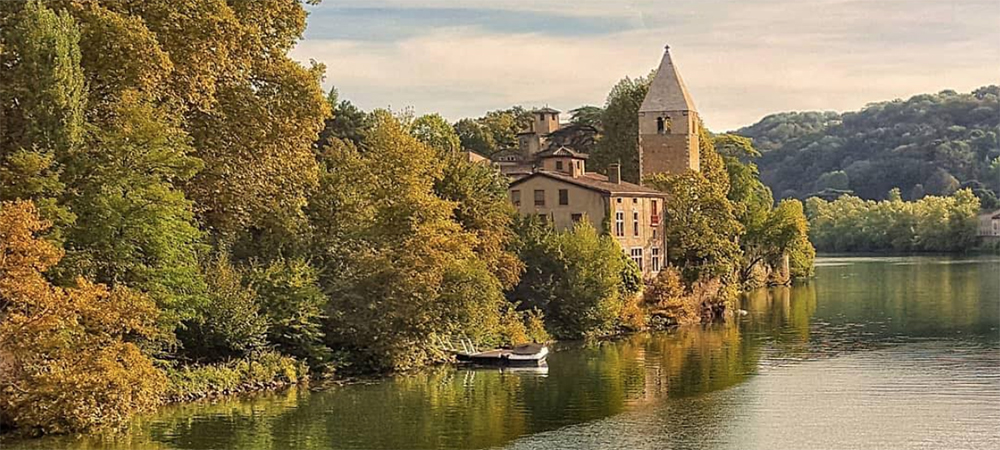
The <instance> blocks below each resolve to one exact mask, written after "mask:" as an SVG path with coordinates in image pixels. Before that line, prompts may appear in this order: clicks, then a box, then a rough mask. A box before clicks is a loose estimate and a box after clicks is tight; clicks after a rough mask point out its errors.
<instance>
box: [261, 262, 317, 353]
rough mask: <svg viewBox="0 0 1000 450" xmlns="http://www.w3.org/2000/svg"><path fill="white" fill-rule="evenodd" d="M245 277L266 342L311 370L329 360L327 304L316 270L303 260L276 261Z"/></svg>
mask: <svg viewBox="0 0 1000 450" xmlns="http://www.w3.org/2000/svg"><path fill="white" fill-rule="evenodd" d="M247 278H248V280H249V287H250V288H251V289H252V290H253V291H254V292H255V293H256V295H257V304H258V305H260V313H261V315H263V316H264V318H266V320H267V342H268V343H270V344H273V345H275V346H277V348H278V350H280V351H281V352H282V353H284V354H287V355H292V356H295V357H297V358H300V359H301V360H303V361H307V362H309V364H310V365H312V366H313V367H318V366H320V365H322V364H323V363H326V362H327V361H329V359H330V350H329V348H327V347H326V345H325V343H324V342H323V338H324V336H325V334H324V333H323V321H324V320H325V319H326V317H327V316H326V308H327V303H328V302H327V298H326V295H325V294H324V293H323V291H322V290H321V288H320V286H319V274H318V272H317V271H316V269H315V268H314V267H312V266H311V265H310V264H309V263H308V262H306V261H305V260H303V259H293V260H286V259H279V260H275V261H273V262H271V263H270V264H267V265H255V266H254V267H253V268H252V269H251V270H250V271H249V273H248V274H247Z"/></svg>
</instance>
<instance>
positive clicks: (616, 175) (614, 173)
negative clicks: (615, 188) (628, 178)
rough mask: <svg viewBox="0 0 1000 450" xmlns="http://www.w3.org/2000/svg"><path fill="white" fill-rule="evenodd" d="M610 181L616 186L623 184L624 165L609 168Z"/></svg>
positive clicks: (614, 165)
mask: <svg viewBox="0 0 1000 450" xmlns="http://www.w3.org/2000/svg"><path fill="white" fill-rule="evenodd" d="M608 181H610V182H612V183H614V184H621V182H622V165H621V164H612V165H610V166H608Z"/></svg>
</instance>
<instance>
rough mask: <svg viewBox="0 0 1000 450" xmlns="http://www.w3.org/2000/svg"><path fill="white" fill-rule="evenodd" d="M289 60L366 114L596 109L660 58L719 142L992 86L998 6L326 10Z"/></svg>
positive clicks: (403, 2) (712, 2)
mask: <svg viewBox="0 0 1000 450" xmlns="http://www.w3.org/2000/svg"><path fill="white" fill-rule="evenodd" d="M308 9H309V11H310V16H309V25H308V28H307V29H306V33H305V39H304V40H303V41H302V42H300V43H299V44H298V46H297V47H296V48H295V49H294V51H293V52H292V56H293V57H295V58H297V59H299V60H302V61H307V60H309V59H315V60H317V61H320V62H323V63H325V64H326V66H327V73H326V75H327V78H326V83H325V86H326V87H330V86H331V85H336V86H337V88H338V90H339V91H340V92H341V95H342V96H343V97H345V98H348V99H350V100H352V101H353V102H354V103H355V104H357V105H359V106H360V107H362V108H365V109H371V108H376V107H392V108H393V109H401V108H405V107H413V109H414V110H415V112H416V113H418V114H422V113H426V112H439V113H441V114H442V115H444V116H445V117H446V118H448V119H451V120H457V119H460V118H462V117H477V116H480V115H482V114H483V113H484V112H485V111H487V110H491V109H499V108H506V107H509V106H511V105H523V106H525V107H537V106H545V105H549V106H552V107H554V108H557V109H561V110H563V111H566V110H569V109H572V108H575V107H577V106H580V105H586V104H591V105H602V104H603V103H604V100H605V97H606V96H607V92H608V90H609V89H610V88H611V86H613V85H614V84H615V82H617V81H618V80H619V79H621V78H622V77H625V76H638V75H645V74H647V73H648V72H649V71H650V70H651V69H653V68H655V67H656V66H657V64H658V63H659V59H660V57H661V55H662V51H663V45H664V44H668V43H669V44H670V47H671V54H672V55H673V56H674V61H675V63H676V64H677V65H678V67H679V69H680V71H681V74H682V76H683V77H684V80H685V83H686V84H687V86H688V89H689V90H690V91H691V94H692V96H693V97H694V101H695V104H696V105H697V107H698V110H699V112H700V113H701V115H702V117H703V118H704V119H705V121H706V124H707V125H708V127H709V128H711V129H713V130H719V131H721V130H729V129H733V128H738V127H740V126H742V125H747V124H750V123H753V122H755V121H757V120H759V119H760V118H761V117H763V116H764V115H767V114H769V113H773V112H779V111H791V110H799V111H802V110H838V111H843V110H853V109H858V108H860V107H862V106H864V105H865V104H866V103H870V102H873V101H880V100H891V99H894V98H905V97H908V96H910V95H913V94H917V93H924V92H938V91H940V90H943V89H954V90H957V91H971V90H972V89H975V88H976V87H979V86H982V85H986V84H996V83H1000V0H625V1H611V0H572V1H566V0H537V1H536V0H530V1H528V0H489V1H487V0H453V1H444V0H324V1H323V2H322V3H321V4H320V5H319V6H316V7H308Z"/></svg>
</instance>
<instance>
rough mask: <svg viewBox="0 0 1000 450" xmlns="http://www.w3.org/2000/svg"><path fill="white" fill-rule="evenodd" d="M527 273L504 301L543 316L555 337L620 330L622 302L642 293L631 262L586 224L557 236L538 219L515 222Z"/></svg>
mask: <svg viewBox="0 0 1000 450" xmlns="http://www.w3.org/2000/svg"><path fill="white" fill-rule="evenodd" d="M516 228H517V230H518V235H519V237H520V241H519V244H518V249H519V255H520V257H521V259H522V260H523V261H524V262H525V265H526V271H525V274H524V276H523V277H521V281H520V283H519V284H518V285H517V286H516V287H515V288H514V289H513V290H511V291H510V292H509V293H508V299H509V300H511V301H512V302H514V303H516V304H519V305H520V306H521V307H522V308H525V309H537V310H540V311H543V312H544V314H545V320H546V327H547V328H548V329H549V331H550V332H551V333H552V334H553V335H554V336H556V337H560V338H579V337H582V336H594V335H602V334H607V333H610V332H612V331H614V330H615V329H616V328H617V327H619V326H621V325H622V324H623V323H622V322H623V319H624V313H625V305H626V300H627V299H628V298H629V297H630V296H634V295H636V294H637V293H638V291H639V289H641V275H640V274H638V272H639V270H638V267H637V266H636V265H635V263H633V262H631V260H629V259H628V258H627V257H624V252H623V251H622V249H621V247H620V246H619V245H618V243H617V242H616V241H615V240H614V239H613V238H612V237H610V236H607V235H604V234H600V233H598V232H597V230H596V229H594V227H593V226H592V225H590V223H589V222H587V221H581V222H580V223H579V224H577V225H576V226H575V227H574V228H573V229H571V230H566V231H564V232H558V233H557V232H555V231H553V230H552V229H551V227H548V226H546V225H544V224H542V223H540V222H539V221H538V220H537V219H533V218H524V219H521V220H520V221H519V222H518V224H517V227H516Z"/></svg>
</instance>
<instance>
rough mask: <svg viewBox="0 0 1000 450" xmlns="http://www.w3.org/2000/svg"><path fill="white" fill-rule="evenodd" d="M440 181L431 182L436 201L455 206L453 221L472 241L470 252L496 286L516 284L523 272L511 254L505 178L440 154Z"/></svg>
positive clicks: (511, 212) (484, 167)
mask: <svg viewBox="0 0 1000 450" xmlns="http://www.w3.org/2000/svg"><path fill="white" fill-rule="evenodd" d="M439 158H440V161H441V163H442V172H441V177H440V178H439V179H438V180H436V181H435V182H434V192H435V193H436V194H437V196H438V197H440V198H442V199H444V200H448V201H452V202H455V203H454V204H455V209H454V213H453V214H454V217H455V220H457V221H458V223H459V224H461V226H462V229H463V230H465V231H466V232H468V233H470V234H471V235H472V236H474V237H475V244H474V246H473V250H474V251H475V253H476V255H477V256H478V257H479V258H480V259H482V260H483V261H485V262H486V266H487V267H489V268H490V272H491V273H492V274H493V275H494V276H496V277H497V280H498V281H499V283H500V286H501V287H503V288H504V289H509V288H511V287H512V286H514V285H515V284H517V281H518V279H519V278H520V276H521V272H522V271H523V270H524V263H522V262H521V261H520V260H519V259H518V258H517V255H516V254H514V253H513V252H512V251H511V244H512V242H513V240H514V239H515V238H516V236H515V235H514V231H513V229H512V228H511V225H512V223H513V220H514V219H513V218H514V216H515V214H516V211H514V208H513V206H512V205H511V203H510V200H509V198H508V196H509V194H508V192H507V185H508V180H507V177H505V176H503V175H502V174H500V173H499V172H498V171H497V170H495V169H494V168H493V167H490V166H487V165H484V164H479V163H473V162H470V161H469V160H468V159H467V158H465V157H464V155H461V154H455V153H451V154H442V155H440V156H439Z"/></svg>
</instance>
